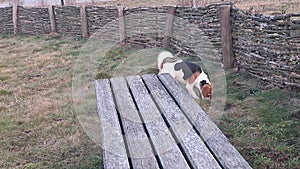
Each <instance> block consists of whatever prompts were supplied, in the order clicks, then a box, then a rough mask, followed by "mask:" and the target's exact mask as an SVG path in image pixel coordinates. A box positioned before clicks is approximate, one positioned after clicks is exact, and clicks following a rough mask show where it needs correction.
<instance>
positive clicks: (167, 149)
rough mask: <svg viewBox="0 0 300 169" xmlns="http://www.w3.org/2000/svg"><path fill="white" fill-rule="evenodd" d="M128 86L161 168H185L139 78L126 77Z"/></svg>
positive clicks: (182, 159) (179, 153) (174, 142)
mask: <svg viewBox="0 0 300 169" xmlns="http://www.w3.org/2000/svg"><path fill="white" fill-rule="evenodd" d="M127 81H128V85H129V87H130V89H131V91H132V95H133V96H134V99H135V101H136V104H137V107H138V109H139V111H140V114H141V117H142V118H143V121H144V123H145V126H146V128H147V131H148V133H149V136H150V138H151V141H152V143H153V146H154V149H155V152H156V154H157V155H158V158H159V161H160V163H161V166H162V167H163V168H174V169H175V168H181V167H186V165H184V164H185V159H184V156H183V155H182V153H181V151H180V149H179V147H178V146H177V144H176V141H175V139H174V138H173V136H172V134H171V133H170V131H169V128H168V126H167V125H166V124H165V122H164V120H163V118H162V116H161V114H160V111H159V110H158V108H157V107H156V105H155V103H154V101H153V100H152V97H151V95H150V94H149V92H148V90H147V88H146V86H145V84H144V83H143V81H142V78H141V77H140V76H130V77H127Z"/></svg>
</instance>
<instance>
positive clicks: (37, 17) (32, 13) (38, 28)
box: [18, 7, 51, 36]
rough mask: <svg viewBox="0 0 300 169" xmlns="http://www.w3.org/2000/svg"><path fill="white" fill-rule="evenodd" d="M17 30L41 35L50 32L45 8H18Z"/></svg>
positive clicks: (27, 33)
mask: <svg viewBox="0 0 300 169" xmlns="http://www.w3.org/2000/svg"><path fill="white" fill-rule="evenodd" d="M18 32H19V33H21V34H26V35H36V36H37V35H42V34H48V33H50V32H51V23H50V18H49V12H48V9H47V8H24V7H19V8H18Z"/></svg>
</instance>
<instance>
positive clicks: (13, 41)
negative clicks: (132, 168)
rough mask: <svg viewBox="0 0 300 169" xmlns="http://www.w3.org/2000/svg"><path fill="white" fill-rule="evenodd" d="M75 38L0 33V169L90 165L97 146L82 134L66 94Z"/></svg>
mask: <svg viewBox="0 0 300 169" xmlns="http://www.w3.org/2000/svg"><path fill="white" fill-rule="evenodd" d="M82 43H83V42H82V41H76V40H56V39H46V38H36V37H20V36H18V37H1V41H0V72H1V73H0V86H1V87H0V115H1V119H0V153H1V157H0V168H15V167H20V168H93V167H95V166H99V165H101V152H100V147H99V146H97V145H96V144H95V143H93V142H92V141H91V140H90V139H89V137H88V136H86V135H85V133H84V132H83V130H82V129H81V126H80V124H79V122H78V120H77V118H76V114H75V113H74V108H73V104H72V93H71V85H72V83H71V78H72V66H73V61H74V59H73V58H74V56H73V54H76V52H74V51H76V50H77V49H78V48H79V47H80V46H81V44H82Z"/></svg>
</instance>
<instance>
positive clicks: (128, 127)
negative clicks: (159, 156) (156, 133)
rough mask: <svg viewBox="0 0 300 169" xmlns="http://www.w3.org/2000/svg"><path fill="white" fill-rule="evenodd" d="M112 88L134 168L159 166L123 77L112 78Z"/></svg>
mask: <svg viewBox="0 0 300 169" xmlns="http://www.w3.org/2000/svg"><path fill="white" fill-rule="evenodd" d="M110 81H111V85H112V90H113V93H114V96H115V102H116V105H117V109H118V111H119V113H120V118H121V122H122V126H123V130H124V133H125V138H126V143H127V145H128V150H129V157H130V159H131V161H132V167H133V168H159V166H158V163H157V161H156V158H155V155H154V152H153V150H152V147H151V144H150V141H149V139H148V136H147V134H146V133H145V130H144V127H143V123H142V120H141V119H140V115H139V112H138V111H137V109H136V106H135V104H134V101H133V99H132V96H131V94H130V92H129V89H128V87H127V84H126V80H125V79H124V78H123V77H115V78H111V79H110Z"/></svg>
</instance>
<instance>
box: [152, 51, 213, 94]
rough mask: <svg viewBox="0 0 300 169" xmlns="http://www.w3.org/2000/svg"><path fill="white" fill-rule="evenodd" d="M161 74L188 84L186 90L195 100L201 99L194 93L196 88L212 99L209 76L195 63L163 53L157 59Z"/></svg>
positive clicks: (166, 52)
mask: <svg viewBox="0 0 300 169" xmlns="http://www.w3.org/2000/svg"><path fill="white" fill-rule="evenodd" d="M157 66H158V69H159V74H162V73H169V74H170V75H171V76H172V77H173V78H175V79H176V80H177V81H179V82H181V83H183V84H186V86H185V87H186V89H187V90H188V92H189V93H190V94H191V95H192V97H193V98H194V99H200V98H199V97H198V96H197V95H196V94H195V92H194V87H196V88H197V89H198V90H199V91H200V96H201V97H202V98H205V99H211V97H212V85H211V83H210V81H209V79H208V77H207V74H205V73H204V72H203V70H202V69H201V68H200V66H198V65H197V64H195V63H192V62H187V61H183V60H181V59H177V58H175V57H174V56H173V55H172V53H170V52H168V51H162V52H160V53H159V55H158V58H157Z"/></svg>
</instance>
